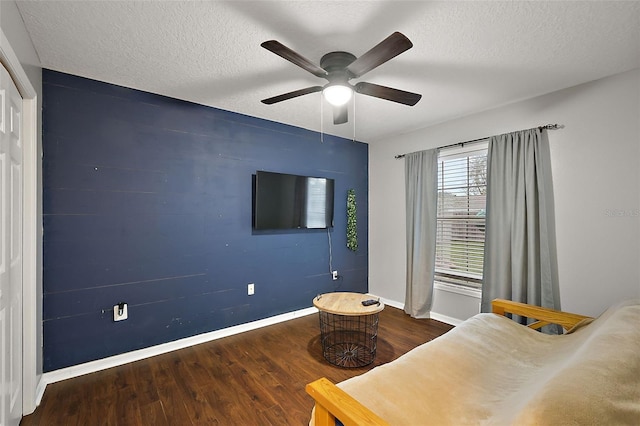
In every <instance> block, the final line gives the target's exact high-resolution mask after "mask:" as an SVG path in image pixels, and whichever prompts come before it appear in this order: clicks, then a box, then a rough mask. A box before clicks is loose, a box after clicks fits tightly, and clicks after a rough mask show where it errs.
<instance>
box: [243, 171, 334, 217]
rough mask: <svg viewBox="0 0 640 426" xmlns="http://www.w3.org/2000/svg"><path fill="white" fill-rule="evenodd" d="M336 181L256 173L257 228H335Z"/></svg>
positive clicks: (254, 209) (254, 215) (255, 215)
mask: <svg viewBox="0 0 640 426" xmlns="http://www.w3.org/2000/svg"><path fill="white" fill-rule="evenodd" d="M333 186H334V181H333V179H327V178H320V177H310V176H297V175H289V174H284V173H274V172H263V171H258V172H256V180H255V191H254V197H253V227H254V228H255V229H298V228H302V229H315V228H329V227H332V226H333Z"/></svg>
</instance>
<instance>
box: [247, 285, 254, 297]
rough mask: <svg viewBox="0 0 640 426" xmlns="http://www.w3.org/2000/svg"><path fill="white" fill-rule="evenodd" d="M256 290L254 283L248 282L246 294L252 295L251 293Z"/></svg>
mask: <svg viewBox="0 0 640 426" xmlns="http://www.w3.org/2000/svg"><path fill="white" fill-rule="evenodd" d="M255 291H256V285H255V284H254V283H249V285H247V294H248V295H249V296H253V293H255Z"/></svg>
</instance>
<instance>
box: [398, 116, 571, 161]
mask: <svg viewBox="0 0 640 426" xmlns="http://www.w3.org/2000/svg"><path fill="white" fill-rule="evenodd" d="M563 128H564V124H545V125H544V126H538V129H539V130H545V129H546V130H558V129H563ZM490 137H491V136H485V137H484V138H478V139H471V140H470V141H464V142H456V143H452V144H449V145H444V146H439V147H438V148H437V149H443V148H451V147H452V146H458V145H460V146H464V145H465V144H467V143H472V142H480V141H484V140H487V139H489V138H490ZM405 155H407V154H400V155H396V156H395V158H396V159H398V158H404V156H405Z"/></svg>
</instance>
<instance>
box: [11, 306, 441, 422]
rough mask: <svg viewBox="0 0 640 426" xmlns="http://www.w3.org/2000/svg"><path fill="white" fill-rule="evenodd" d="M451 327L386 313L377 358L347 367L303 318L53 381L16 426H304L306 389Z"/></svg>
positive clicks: (312, 318)
mask: <svg viewBox="0 0 640 426" xmlns="http://www.w3.org/2000/svg"><path fill="white" fill-rule="evenodd" d="M451 328H452V327H451V326H449V325H447V324H444V323H441V322H438V321H434V320H416V319H413V318H411V317H409V316H408V315H406V314H405V313H404V312H402V311H401V310H399V309H395V308H391V307H386V308H385V309H384V311H382V312H381V313H380V324H379V329H378V346H377V354H376V359H375V361H374V362H373V363H372V364H371V365H369V366H366V367H363V368H355V369H344V368H339V367H335V366H332V365H330V364H328V363H327V362H326V361H325V360H324V358H323V357H322V353H321V346H320V331H319V324H318V317H317V315H309V316H305V317H301V318H296V319H294V320H291V321H287V322H284V323H280V324H275V325H272V326H268V327H264V328H261V329H258V330H253V331H249V332H246V333H242V334H238V335H235V336H230V337H226V338H223V339H219V340H215V341H212V342H208V343H203V344H201V345H197V346H192V347H190V348H186V349H182V350H178V351H174V352H170V353H167V354H163V355H158V356H155V357H153V358H148V359H144V360H141V361H136V362H133V363H130V364H127V365H123V366H120V367H114V368H110V369H108V370H104V371H99V372H96V373H92V374H88V375H85V376H81V377H76V378H73V379H69V380H65V381H62V382H58V383H54V384H51V385H49V386H48V387H47V390H46V392H45V395H44V397H43V398H42V402H41V404H40V406H39V407H38V408H37V409H36V411H35V412H34V413H33V414H31V415H29V416H26V417H24V418H23V419H22V422H21V425H24V426H31V425H34V426H36V425H40V426H45V425H46V426H50V425H65V426H66V425H89V424H90V425H127V426H128V425H132V426H137V425H217V424H220V425H222V424H227V425H228V424H256V425H258V424H259V425H300V424H307V423H308V421H309V417H310V413H311V408H312V407H313V400H312V399H311V398H310V397H309V396H308V395H307V394H306V393H305V391H304V387H305V385H306V384H307V383H309V382H311V381H313V380H315V379H318V378H320V377H327V378H328V379H329V380H331V381H333V382H340V381H342V380H345V379H348V378H350V377H353V376H356V375H359V374H362V373H364V372H366V371H368V370H370V369H372V368H374V367H376V366H378V365H382V364H385V363H387V362H389V361H392V360H394V359H396V358H398V357H399V356H400V355H402V354H404V353H406V352H408V351H410V350H411V349H413V348H415V347H416V346H418V345H420V344H422V343H424V342H427V341H429V340H432V339H434V338H436V337H438V336H440V335H441V334H444V333H446V332H447V331H449V330H450V329H451Z"/></svg>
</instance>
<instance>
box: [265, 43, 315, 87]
mask: <svg viewBox="0 0 640 426" xmlns="http://www.w3.org/2000/svg"><path fill="white" fill-rule="evenodd" d="M260 46H262V47H264V48H265V49H267V50H269V51H271V52H273V53H275V54H276V55H278V56H280V57H282V58H284V59H286V60H287V61H289V62H291V63H293V64H295V65H297V66H299V67H300V68H302V69H304V70H306V71H309V72H310V73H311V74H313V75H315V76H317V77H321V78H324V77H326V76H327V72H326V71H325V70H324V69H322V68H320V66H319V65H316V64H314V63H313V62H311V61H310V60H308V59H307V58H305V57H303V56H302V55H300V54H299V53H297V52H294V51H293V50H291V49H289V48H288V47H287V46H285V45H284V44H282V43H280V42H279V41H276V40H269V41H265V42H264V43H262V44H261V45H260Z"/></svg>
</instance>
